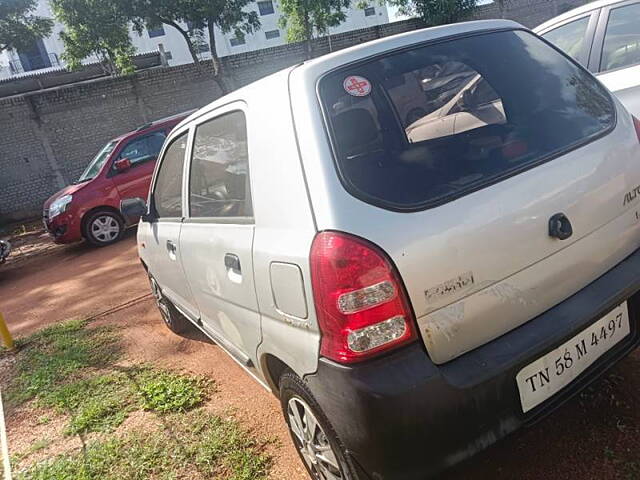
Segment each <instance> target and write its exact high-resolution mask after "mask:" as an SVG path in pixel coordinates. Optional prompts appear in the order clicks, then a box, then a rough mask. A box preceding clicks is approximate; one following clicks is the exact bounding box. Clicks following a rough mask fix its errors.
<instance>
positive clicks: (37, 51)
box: [18, 38, 51, 72]
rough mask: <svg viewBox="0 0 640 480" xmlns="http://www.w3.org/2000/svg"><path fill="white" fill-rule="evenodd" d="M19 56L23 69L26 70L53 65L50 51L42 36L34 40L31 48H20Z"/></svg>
mask: <svg viewBox="0 0 640 480" xmlns="http://www.w3.org/2000/svg"><path fill="white" fill-rule="evenodd" d="M18 57H19V58H20V63H21V64H22V69H23V70H24V71H25V72H31V71H33V70H40V69H42V68H49V67H50V66H51V59H50V58H49V53H48V52H47V49H46V47H45V45H44V42H43V41H42V39H41V38H39V39H37V40H36V41H35V42H33V43H32V44H31V47H30V48H28V49H26V50H19V51H18Z"/></svg>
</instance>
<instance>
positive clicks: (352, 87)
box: [342, 75, 371, 97]
mask: <svg viewBox="0 0 640 480" xmlns="http://www.w3.org/2000/svg"><path fill="white" fill-rule="evenodd" d="M342 86H343V87H344V91H345V92H347V93H348V94H349V95H353V96H354V97H366V96H367V95H369V94H370V93H371V82H370V81H369V80H367V79H366V78H364V77H361V76H359V75H349V76H348V77H347V78H345V79H344V82H342Z"/></svg>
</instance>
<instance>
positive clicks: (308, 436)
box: [280, 373, 357, 480]
mask: <svg viewBox="0 0 640 480" xmlns="http://www.w3.org/2000/svg"><path fill="white" fill-rule="evenodd" d="M280 402H281V406H282V412H283V414H284V418H285V420H286V422H287V425H288V426H289V433H290V434H291V439H292V440H293V443H294V445H295V447H296V450H297V451H298V455H300V458H301V459H302V463H304V466H305V467H306V469H307V471H308V472H309V475H310V476H311V478H313V479H314V480H356V479H357V476H356V475H355V474H354V473H353V470H352V469H351V468H350V466H349V464H348V463H347V461H346V455H345V449H344V447H343V446H342V444H341V443H340V441H339V440H338V437H337V435H336V434H335V431H334V430H333V427H332V426H331V424H330V423H329V420H328V419H327V417H326V416H325V415H324V413H323V412H322V410H321V409H320V406H319V405H318V403H317V402H316V400H315V399H314V398H313V395H312V394H311V392H310V391H309V389H308V388H307V386H306V385H305V383H304V382H303V381H302V380H301V379H300V378H299V377H298V376H297V375H295V374H293V373H285V374H284V375H282V377H281V378H280Z"/></svg>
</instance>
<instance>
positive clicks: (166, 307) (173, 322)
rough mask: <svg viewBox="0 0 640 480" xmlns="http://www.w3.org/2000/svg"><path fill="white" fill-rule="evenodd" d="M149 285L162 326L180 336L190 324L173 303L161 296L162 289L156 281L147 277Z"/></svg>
mask: <svg viewBox="0 0 640 480" xmlns="http://www.w3.org/2000/svg"><path fill="white" fill-rule="evenodd" d="M149 283H151V293H152V294H153V298H154V299H155V301H156V306H157V307H158V310H160V315H161V316H162V320H163V321H164V324H165V325H166V326H167V327H169V330H171V331H172V332H173V333H177V334H181V333H183V332H185V331H186V330H187V329H189V328H190V327H191V322H189V320H187V319H186V318H185V317H184V316H183V315H182V314H181V313H180V312H179V311H178V309H177V308H176V307H174V306H173V303H171V301H170V300H169V299H168V298H167V297H165V296H164V295H163V294H162V289H161V288H160V285H158V282H156V279H155V278H153V277H152V276H151V275H149Z"/></svg>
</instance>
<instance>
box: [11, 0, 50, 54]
mask: <svg viewBox="0 0 640 480" xmlns="http://www.w3.org/2000/svg"><path fill="white" fill-rule="evenodd" d="M37 5H38V1H37V0H0V52H2V51H4V50H8V49H12V48H15V49H18V50H23V49H28V48H30V47H31V45H33V43H34V42H35V41H36V40H37V39H39V38H43V37H47V36H48V35H49V34H50V33H51V29H52V28H53V22H52V21H51V20H50V19H48V18H43V17H38V16H36V15H34V14H33V13H32V12H33V11H34V10H35V8H36V6H37Z"/></svg>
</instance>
